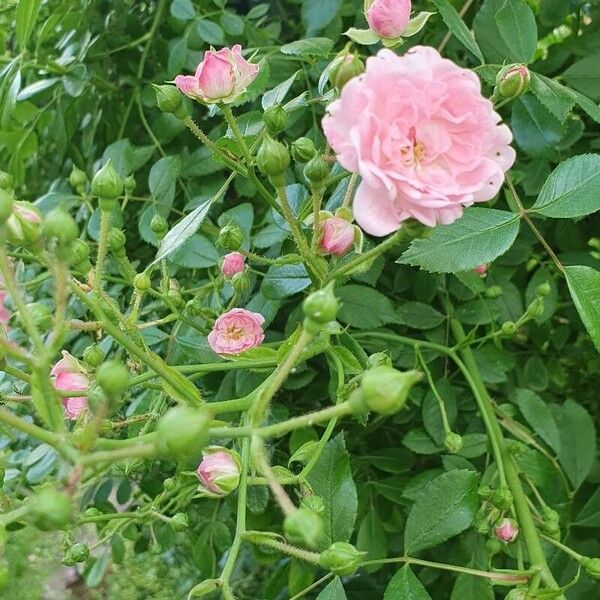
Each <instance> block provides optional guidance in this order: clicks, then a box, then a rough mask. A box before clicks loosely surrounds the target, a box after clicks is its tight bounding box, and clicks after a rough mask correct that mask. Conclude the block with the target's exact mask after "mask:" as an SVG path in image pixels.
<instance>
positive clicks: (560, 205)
mask: <svg viewBox="0 0 600 600" xmlns="http://www.w3.org/2000/svg"><path fill="white" fill-rule="evenodd" d="M532 210H534V211H535V212H537V213H539V214H541V215H544V216H545V217H555V218H572V217H581V216H583V215H589V214H590V213H593V212H596V211H597V210H600V155H598V154H582V155H581V156H574V157H573V158H569V159H567V160H565V161H564V162H562V163H560V164H559V165H558V167H556V169H554V171H552V173H551V174H550V177H548V179H547V180H546V183H544V185H543V187H542V189H541V191H540V195H539V196H538V199H537V200H536V201H535V204H534V205H533V207H532Z"/></svg>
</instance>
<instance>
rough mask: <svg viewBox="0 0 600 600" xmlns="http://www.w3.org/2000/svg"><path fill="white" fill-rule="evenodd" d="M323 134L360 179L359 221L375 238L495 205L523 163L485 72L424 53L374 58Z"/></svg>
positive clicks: (332, 111)
mask: <svg viewBox="0 0 600 600" xmlns="http://www.w3.org/2000/svg"><path fill="white" fill-rule="evenodd" d="M323 130H324V132H325V135H326V137H327V141H328V142H329V144H330V146H331V147H332V148H333V150H334V151H335V153H336V155H337V160H338V162H339V163H340V164H341V165H342V166H343V167H344V168H346V169H347V170H349V171H352V172H353V173H358V174H360V175H361V177H362V181H361V183H360V185H359V187H358V189H357V192H356V196H355V198H354V206H353V212H354V217H355V219H356V222H357V223H358V225H360V227H361V228H362V229H363V230H364V231H366V232H367V233H370V234H371V235H375V236H383V235H387V234H388V233H391V232H392V231H396V230H397V229H399V228H400V227H401V225H402V222H403V221H405V220H407V219H410V218H412V219H416V220H418V221H420V222H421V223H423V224H425V225H428V226H430V227H433V226H434V225H436V224H437V223H444V224H447V223H452V222H453V221H455V220H456V219H458V218H459V217H460V216H461V215H462V213H463V208H464V207H465V206H471V205H472V204H474V203H475V202H484V201H486V200H490V199H491V198H493V197H494V196H495V195H496V194H497V193H498V191H499V189H500V187H501V185H502V183H503V181H504V173H505V171H507V170H508V169H509V168H510V167H511V165H512V164H513V162H514V160H515V151H514V150H513V149H512V148H511V147H510V146H509V144H510V142H511V140H512V134H511V132H510V129H509V128H508V127H507V126H506V125H503V124H500V115H498V113H496V112H495V111H494V108H493V105H492V103H491V102H490V101H489V100H488V99H486V98H484V97H483V96H482V95H481V84H480V82H479V79H478V77H477V75H475V73H473V72H472V71H470V70H468V69H463V68H461V67H458V66H457V65H455V64H454V63H453V62H452V61H450V60H447V59H444V58H442V57H441V56H440V54H439V53H438V52H437V51H436V50H434V49H433V48H428V47H424V46H417V47H414V48H411V49H410V50H408V51H407V52H406V54H404V55H403V56H397V55H396V54H394V53H393V52H392V51H391V50H389V49H383V50H380V51H379V52H378V53H377V55H376V56H372V57H370V58H368V59H367V65H366V71H365V72H364V73H363V74H362V75H359V76H358V77H355V78H354V79H351V80H350V81H349V82H348V83H347V84H346V85H345V86H344V88H343V89H342V92H341V96H340V98H339V99H338V100H335V101H334V102H332V103H331V104H330V105H329V107H328V108H327V115H326V116H325V117H324V119H323Z"/></svg>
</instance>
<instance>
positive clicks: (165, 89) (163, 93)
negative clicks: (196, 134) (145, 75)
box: [152, 84, 188, 121]
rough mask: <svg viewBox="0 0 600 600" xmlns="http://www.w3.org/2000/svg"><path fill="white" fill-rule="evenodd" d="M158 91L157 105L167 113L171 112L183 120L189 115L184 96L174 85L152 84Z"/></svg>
mask: <svg viewBox="0 0 600 600" xmlns="http://www.w3.org/2000/svg"><path fill="white" fill-rule="evenodd" d="M152 87H153V88H154V91H155V92H156V105H157V106H158V108H159V109H160V110H162V111H163V112H165V113H171V114H173V115H175V116H176V117H177V118H178V119H180V120H182V121H183V119H185V118H186V117H187V116H188V113H187V110H186V109H185V105H184V104H183V96H182V95H181V92H180V91H179V90H178V89H177V88H176V87H175V86H174V85H154V84H153V85H152Z"/></svg>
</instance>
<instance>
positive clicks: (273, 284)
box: [261, 264, 310, 300]
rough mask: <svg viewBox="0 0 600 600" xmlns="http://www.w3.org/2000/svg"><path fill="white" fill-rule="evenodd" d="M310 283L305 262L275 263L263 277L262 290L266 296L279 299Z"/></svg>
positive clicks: (270, 298)
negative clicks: (294, 263)
mask: <svg viewBox="0 0 600 600" xmlns="http://www.w3.org/2000/svg"><path fill="white" fill-rule="evenodd" d="M309 285H310V278H309V277H308V273H307V272H306V268H305V267H304V265H303V264H297V265H273V266H272V267H269V270H268V271H267V274H266V275H265V278H264V279H263V282H262V287H261V291H262V293H263V296H264V297H265V298H268V299H269V300H278V299H279V298H286V297H287V296H293V295H294V294H297V293H298V292H301V291H302V290H305V289H306V288H307V287H308V286H309Z"/></svg>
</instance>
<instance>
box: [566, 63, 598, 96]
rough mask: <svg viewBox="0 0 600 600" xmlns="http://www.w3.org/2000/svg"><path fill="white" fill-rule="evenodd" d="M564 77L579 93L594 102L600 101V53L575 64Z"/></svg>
mask: <svg viewBox="0 0 600 600" xmlns="http://www.w3.org/2000/svg"><path fill="white" fill-rule="evenodd" d="M562 76H563V78H564V80H565V81H566V82H567V83H568V84H569V85H570V86H571V87H574V88H575V89H576V90H577V91H578V92H581V93H582V94H585V95H586V96H589V97H590V98H592V99H593V100H600V53H596V54H591V55H590V56H586V57H585V58H582V59H581V60H578V61H577V62H575V63H573V64H572V65H571V66H570V67H569V68H568V69H567V70H566V71H565V72H564V73H563V74H562Z"/></svg>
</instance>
